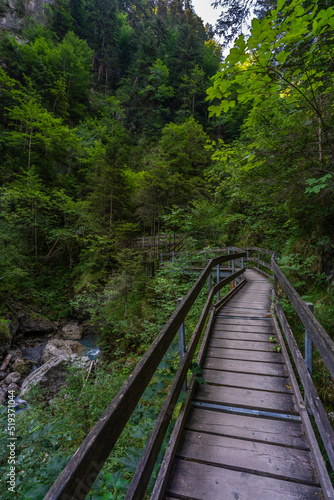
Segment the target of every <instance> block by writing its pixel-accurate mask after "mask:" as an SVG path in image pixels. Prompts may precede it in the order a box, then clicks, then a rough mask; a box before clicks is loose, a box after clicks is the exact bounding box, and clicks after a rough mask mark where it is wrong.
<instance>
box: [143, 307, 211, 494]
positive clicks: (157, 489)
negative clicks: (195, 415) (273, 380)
mask: <svg viewBox="0 0 334 500" xmlns="http://www.w3.org/2000/svg"><path fill="white" fill-rule="evenodd" d="M213 321H214V310H212V311H211V314H210V319H209V321H208V324H207V327H206V330H205V334H204V337H203V341H202V345H201V348H200V350H199V352H198V355H197V359H196V362H197V363H198V365H201V363H202V361H203V357H204V352H205V348H206V345H207V343H208V339H209V334H210V331H211V328H212V324H213ZM195 387H196V382H195V376H194V375H193V376H192V378H191V381H190V384H189V387H188V390H187V393H188V397H187V399H186V401H185V404H184V405H183V406H182V408H181V411H180V413H179V415H178V418H177V420H176V422H175V426H174V429H173V432H172V435H171V438H170V440H169V445H168V448H167V450H166V453H165V456H164V458H163V461H162V464H161V466H160V469H159V474H158V477H157V479H156V481H155V485H154V489H153V492H152V495H151V500H161V499H162V498H163V496H164V492H165V488H166V485H167V482H168V478H169V474H170V471H171V468H172V465H173V460H174V458H175V455H176V450H177V447H178V445H179V442H180V439H181V432H182V430H183V427H184V424H185V421H186V418H187V416H188V412H189V410H190V408H191V397H192V394H193V392H194V389H195Z"/></svg>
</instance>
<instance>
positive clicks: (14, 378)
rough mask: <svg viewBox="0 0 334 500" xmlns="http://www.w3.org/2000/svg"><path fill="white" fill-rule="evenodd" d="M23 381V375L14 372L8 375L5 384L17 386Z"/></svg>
mask: <svg viewBox="0 0 334 500" xmlns="http://www.w3.org/2000/svg"><path fill="white" fill-rule="evenodd" d="M20 380H21V374H20V373H18V372H12V373H10V374H9V375H7V377H6V379H5V382H6V384H13V383H14V384H17V383H18V382H20Z"/></svg>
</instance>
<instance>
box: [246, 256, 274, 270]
mask: <svg viewBox="0 0 334 500" xmlns="http://www.w3.org/2000/svg"><path fill="white" fill-rule="evenodd" d="M246 261H247V262H256V263H257V264H260V266H263V267H266V268H267V269H270V270H271V265H270V264H267V262H264V261H263V260H261V259H257V258H256V257H247V258H246Z"/></svg>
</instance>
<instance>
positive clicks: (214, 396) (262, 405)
mask: <svg viewBox="0 0 334 500" xmlns="http://www.w3.org/2000/svg"><path fill="white" fill-rule="evenodd" d="M195 399H196V401H201V402H206V403H214V404H224V405H232V406H239V407H240V406H241V407H243V408H252V409H254V408H256V409H261V410H270V411H275V412H277V413H291V414H297V409H296V406H295V402H294V399H293V395H292V394H288V393H282V392H269V391H258V390H256V389H242V388H240V387H225V386H224V387H222V386H215V385H209V384H208V385H202V386H200V387H199V388H198V390H197V391H196V394H195Z"/></svg>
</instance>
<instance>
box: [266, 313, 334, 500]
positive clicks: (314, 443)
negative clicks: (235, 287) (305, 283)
mask: <svg viewBox="0 0 334 500" xmlns="http://www.w3.org/2000/svg"><path fill="white" fill-rule="evenodd" d="M272 308H274V305H272ZM273 322H274V327H275V331H276V334H277V336H278V339H279V341H280V343H281V345H282V354H283V358H284V359H285V363H286V370H287V373H288V374H289V377H290V380H291V385H292V388H293V392H294V394H295V398H296V403H297V408H298V410H299V414H300V417H301V420H302V424H303V427H304V432H305V436H306V439H307V441H308V443H309V446H310V449H311V454H312V458H313V463H314V465H315V468H316V470H317V474H318V477H319V482H320V485H321V489H322V493H323V496H324V499H325V500H334V488H333V485H332V482H331V480H330V477H329V474H328V471H327V468H326V464H325V461H324V459H323V456H322V453H321V451H320V448H319V443H318V440H317V438H316V437H315V434H314V430H313V427H312V424H311V421H310V418H309V415H308V412H307V409H306V408H305V406H304V404H303V398H302V395H301V393H300V389H299V384H298V382H297V380H296V377H295V374H294V370H293V368H292V364H291V361H290V357H289V355H288V351H287V349H286V347H285V342H284V340H283V336H282V334H281V331H280V329H279V326H278V322H277V320H276V318H275V316H273Z"/></svg>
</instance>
